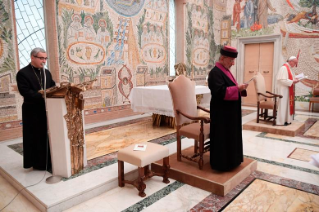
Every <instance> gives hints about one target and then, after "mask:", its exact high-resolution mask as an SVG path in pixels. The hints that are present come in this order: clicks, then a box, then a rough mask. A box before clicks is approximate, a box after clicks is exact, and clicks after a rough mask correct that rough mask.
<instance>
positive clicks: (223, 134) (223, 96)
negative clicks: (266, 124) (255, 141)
mask: <svg viewBox="0 0 319 212" xmlns="http://www.w3.org/2000/svg"><path fill="white" fill-rule="evenodd" d="M220 54H221V56H220V57H219V61H218V62H216V64H215V67H214V68H213V69H212V70H211V71H210V72H209V76H208V87H209V89H210V91H211V95H212V98H211V102H210V119H211V122H210V166H211V168H212V169H215V170H218V171H229V170H231V169H233V168H235V167H237V166H239V165H240V164H241V163H242V162H243V159H244V157H243V141H242V120H241V97H242V96H246V95H247V92H246V89H247V87H248V84H238V83H237V81H236V79H235V78H234V76H233V75H232V73H231V72H230V67H231V66H233V65H234V64H235V59H236V58H237V54H238V52H237V50H236V48H234V47H231V46H224V47H222V48H221V50H220Z"/></svg>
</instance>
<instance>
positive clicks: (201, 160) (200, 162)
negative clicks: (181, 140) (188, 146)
mask: <svg viewBox="0 0 319 212" xmlns="http://www.w3.org/2000/svg"><path fill="white" fill-rule="evenodd" d="M203 155H204V136H203V135H202V138H200V140H199V160H198V166H199V169H200V170H202V169H203V166H204V156H203Z"/></svg>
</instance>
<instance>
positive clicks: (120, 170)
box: [117, 160, 125, 187]
mask: <svg viewBox="0 0 319 212" xmlns="http://www.w3.org/2000/svg"><path fill="white" fill-rule="evenodd" d="M117 164H118V183H119V187H124V186H125V182H124V162H123V161H121V160H119V161H118V162H117Z"/></svg>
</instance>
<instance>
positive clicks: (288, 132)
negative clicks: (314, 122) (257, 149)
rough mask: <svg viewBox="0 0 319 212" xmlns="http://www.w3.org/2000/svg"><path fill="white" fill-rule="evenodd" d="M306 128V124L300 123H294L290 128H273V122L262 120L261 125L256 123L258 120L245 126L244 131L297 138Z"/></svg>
mask: <svg viewBox="0 0 319 212" xmlns="http://www.w3.org/2000/svg"><path fill="white" fill-rule="evenodd" d="M304 127H305V123H303V122H299V121H292V123H291V124H290V125H288V126H277V125H276V126H273V125H272V123H271V122H264V121H262V120H261V121H259V123H256V119H254V120H252V121H250V122H247V123H246V124H244V125H243V129H244V130H252V131H258V132H266V133H272V134H277V135H285V136H291V137H295V136H296V135H297V133H298V132H299V131H300V130H302V129H303V128H304Z"/></svg>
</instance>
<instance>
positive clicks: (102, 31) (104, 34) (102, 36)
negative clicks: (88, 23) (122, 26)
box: [96, 19, 110, 45]
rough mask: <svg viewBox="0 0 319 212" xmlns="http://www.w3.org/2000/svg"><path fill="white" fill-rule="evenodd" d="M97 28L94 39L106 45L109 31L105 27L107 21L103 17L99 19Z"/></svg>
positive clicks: (108, 39) (108, 40)
mask: <svg viewBox="0 0 319 212" xmlns="http://www.w3.org/2000/svg"><path fill="white" fill-rule="evenodd" d="M99 26H100V27H99V29H98V30H97V33H96V41H97V42H98V43H101V44H102V45H107V44H108V43H109V42H110V33H109V31H108V29H107V23H106V21H105V20H104V19H100V20H99Z"/></svg>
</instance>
